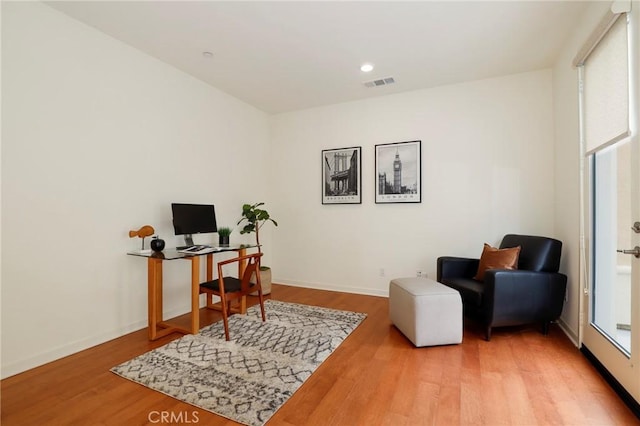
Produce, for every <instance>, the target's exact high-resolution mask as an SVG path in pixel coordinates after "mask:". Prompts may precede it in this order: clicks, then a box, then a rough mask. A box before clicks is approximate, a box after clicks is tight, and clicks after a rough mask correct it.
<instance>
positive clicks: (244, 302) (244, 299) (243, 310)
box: [238, 248, 247, 314]
mask: <svg viewBox="0 0 640 426" xmlns="http://www.w3.org/2000/svg"><path fill="white" fill-rule="evenodd" d="M246 254H247V249H245V248H241V249H240V250H238V257H242V256H245V255H246ZM245 269H247V261H246V260H242V261H240V262H238V279H239V280H241V279H242V276H243V275H244V271H245ZM246 312H247V296H242V298H241V299H240V313H241V314H245V313H246Z"/></svg>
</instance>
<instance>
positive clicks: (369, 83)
mask: <svg viewBox="0 0 640 426" xmlns="http://www.w3.org/2000/svg"><path fill="white" fill-rule="evenodd" d="M395 82H396V81H395V79H394V78H393V77H385V78H379V79H377V80H371V81H365V82H364V83H363V84H364V85H365V86H366V87H378V86H386V85H387V84H393V83H395Z"/></svg>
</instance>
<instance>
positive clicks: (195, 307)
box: [191, 256, 200, 334]
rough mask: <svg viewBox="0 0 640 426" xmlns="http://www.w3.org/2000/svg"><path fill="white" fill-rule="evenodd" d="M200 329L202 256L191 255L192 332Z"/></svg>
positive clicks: (196, 332) (195, 332)
mask: <svg viewBox="0 0 640 426" xmlns="http://www.w3.org/2000/svg"><path fill="white" fill-rule="evenodd" d="M198 331H200V256H193V257H191V333H193V334H198Z"/></svg>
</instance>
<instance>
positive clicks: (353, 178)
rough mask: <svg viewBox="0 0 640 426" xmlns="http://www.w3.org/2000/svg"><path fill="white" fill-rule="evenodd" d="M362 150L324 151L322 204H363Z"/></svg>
mask: <svg viewBox="0 0 640 426" xmlns="http://www.w3.org/2000/svg"><path fill="white" fill-rule="evenodd" d="M361 156H362V148H361V147H359V146H356V147H351V148H338V149H325V150H323V151H322V204H361V203H362V167H361Z"/></svg>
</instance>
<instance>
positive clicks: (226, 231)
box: [218, 226, 233, 247]
mask: <svg viewBox="0 0 640 426" xmlns="http://www.w3.org/2000/svg"><path fill="white" fill-rule="evenodd" d="M232 232H233V230H232V229H231V228H229V227H228V226H221V227H219V228H218V245H219V246H220V247H229V237H230V236H231V233H232Z"/></svg>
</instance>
